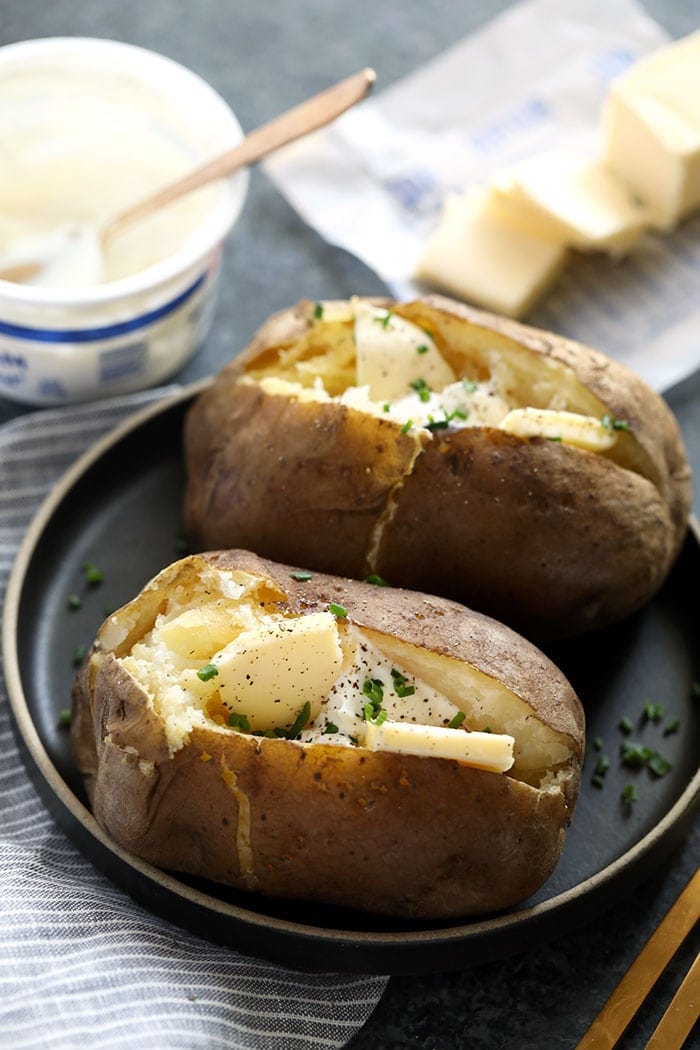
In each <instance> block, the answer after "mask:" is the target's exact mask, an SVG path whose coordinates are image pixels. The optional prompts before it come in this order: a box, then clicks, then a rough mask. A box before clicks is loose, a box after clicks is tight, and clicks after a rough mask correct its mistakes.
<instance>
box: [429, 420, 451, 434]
mask: <svg viewBox="0 0 700 1050" xmlns="http://www.w3.org/2000/svg"><path fill="white" fill-rule="evenodd" d="M449 425H450V424H449V420H447V419H433V418H432V417H431V418H430V420H429V422H428V423H426V425H425V429H426V430H430V431H431V433H432V432H434V431H436V430H447V428H448V427H449Z"/></svg>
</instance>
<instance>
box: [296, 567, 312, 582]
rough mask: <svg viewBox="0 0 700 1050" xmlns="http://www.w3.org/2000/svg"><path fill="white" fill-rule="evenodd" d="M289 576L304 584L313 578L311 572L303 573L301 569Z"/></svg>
mask: <svg viewBox="0 0 700 1050" xmlns="http://www.w3.org/2000/svg"><path fill="white" fill-rule="evenodd" d="M290 575H291V577H292V579H293V580H297V581H298V582H299V583H306V582H307V581H308V580H313V578H314V577H313V573H312V572H304V571H303V570H301V569H300V570H299V571H298V572H292V573H290Z"/></svg>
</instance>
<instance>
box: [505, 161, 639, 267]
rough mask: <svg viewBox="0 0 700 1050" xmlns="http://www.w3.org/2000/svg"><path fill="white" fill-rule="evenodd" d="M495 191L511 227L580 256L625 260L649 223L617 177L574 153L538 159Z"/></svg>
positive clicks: (524, 165)
mask: <svg viewBox="0 0 700 1050" xmlns="http://www.w3.org/2000/svg"><path fill="white" fill-rule="evenodd" d="M494 188H495V191H496V203H497V204H498V206H500V207H501V208H503V213H504V217H505V218H507V219H508V220H509V221H510V222H513V223H515V224H516V225H518V226H521V227H522V228H523V229H525V230H527V231H528V232H531V233H536V234H540V235H541V236H543V237H549V238H551V239H554V240H560V241H563V242H564V243H565V244H567V245H569V246H570V247H572V248H578V249H579V250H580V251H604V252H608V253H609V254H610V255H623V254H624V253H625V252H628V251H629V250H630V249H631V248H632V247H633V246H634V244H636V242H637V241H638V240H639V238H640V237H641V235H642V234H643V233H644V230H645V229H646V227H647V226H648V225H649V221H650V220H649V215H648V213H647V211H646V209H645V208H644V207H643V206H642V205H641V204H640V203H639V202H638V201H637V200H635V198H634V196H633V195H632V193H631V192H630V190H629V189H628V187H627V186H626V185H625V183H623V182H622V181H621V180H620V179H619V178H618V176H617V175H616V174H615V173H614V172H612V171H608V170H607V169H606V168H605V167H603V165H602V164H600V163H598V162H597V161H594V160H591V159H589V158H587V157H585V156H581V155H579V154H578V153H576V152H574V151H572V150H567V149H553V150H548V151H546V152H544V153H539V154H536V155H535V156H533V157H530V158H529V159H528V160H526V161H524V162H522V163H521V164H519V165H517V167H515V168H513V169H512V170H511V171H510V172H508V173H507V174H505V175H503V176H501V177H500V178H499V179H497V180H496V182H495V184H494Z"/></svg>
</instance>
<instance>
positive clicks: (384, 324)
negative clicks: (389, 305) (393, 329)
mask: <svg viewBox="0 0 700 1050" xmlns="http://www.w3.org/2000/svg"><path fill="white" fill-rule="evenodd" d="M393 316H394V314H393V313H392V311H391V310H387V312H386V313H385V314H384V316H383V317H374V318H372V320H373V321H375V322H376V324H380V325H381V326H382V328H388V327H389V322H390V321H391V319H392V317H393Z"/></svg>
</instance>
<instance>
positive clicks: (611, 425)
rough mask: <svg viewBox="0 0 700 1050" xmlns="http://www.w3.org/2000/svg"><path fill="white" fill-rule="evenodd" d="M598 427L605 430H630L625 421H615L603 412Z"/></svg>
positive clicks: (607, 413)
mask: <svg viewBox="0 0 700 1050" xmlns="http://www.w3.org/2000/svg"><path fill="white" fill-rule="evenodd" d="M600 425H601V426H602V427H605V429H606V430H629V428H630V425H629V423H628V422H627V420H626V419H616V418H615V417H614V416H611V415H610V413H609V412H605V413H604V414H603V415H602V416H601V417H600Z"/></svg>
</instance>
